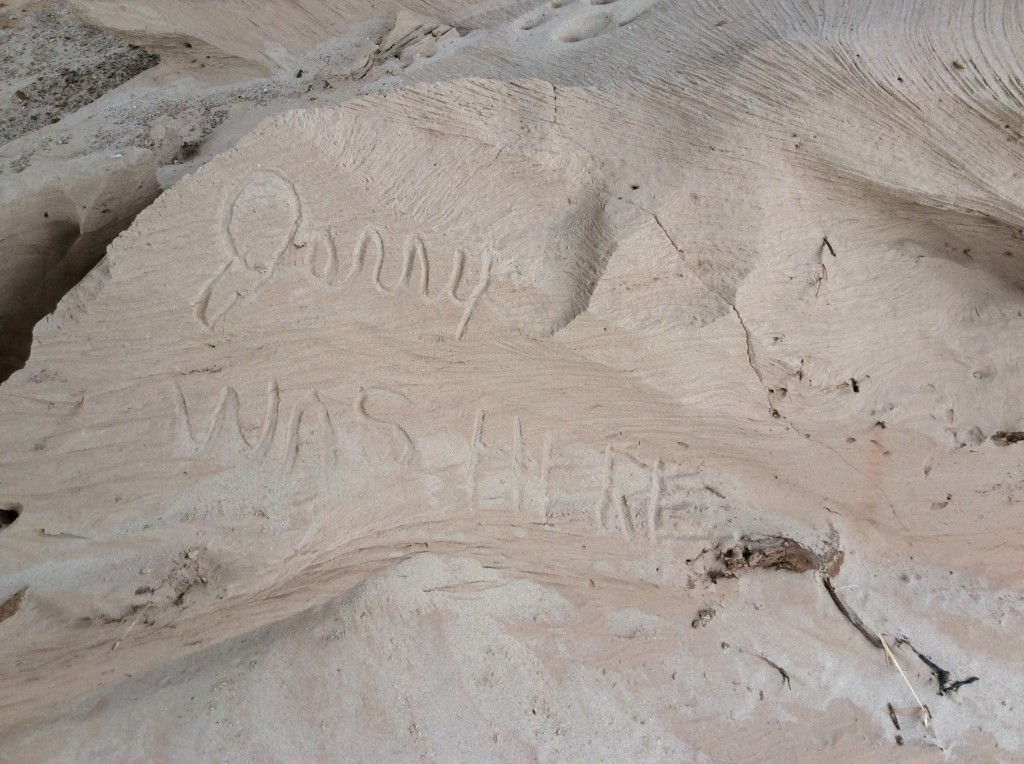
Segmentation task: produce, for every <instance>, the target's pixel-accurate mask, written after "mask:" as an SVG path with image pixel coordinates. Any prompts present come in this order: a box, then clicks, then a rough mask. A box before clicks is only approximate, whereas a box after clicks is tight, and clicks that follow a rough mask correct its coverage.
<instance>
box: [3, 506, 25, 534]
mask: <svg viewBox="0 0 1024 764" xmlns="http://www.w3.org/2000/svg"><path fill="white" fill-rule="evenodd" d="M19 515H21V505H20V504H7V505H5V506H2V507H0V531H2V530H3V529H4V528H6V527H7V526H8V525H11V524H13V523H14V521H15V520H17V519H18V517H19Z"/></svg>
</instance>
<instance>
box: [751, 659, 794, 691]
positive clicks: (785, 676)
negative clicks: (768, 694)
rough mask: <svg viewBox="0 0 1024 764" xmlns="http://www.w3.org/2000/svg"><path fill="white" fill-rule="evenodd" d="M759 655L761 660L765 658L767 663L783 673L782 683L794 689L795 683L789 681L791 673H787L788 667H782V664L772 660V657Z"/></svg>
mask: <svg viewBox="0 0 1024 764" xmlns="http://www.w3.org/2000/svg"><path fill="white" fill-rule="evenodd" d="M758 657H759V658H760V659H761V660H763V661H764V662H765V663H767V664H768V665H769V666H771V667H772V668H773V669H775V670H776V671H778V672H779V673H780V674H782V683H783V684H784V685H786V686H788V687H789V689H791V690H792V689H793V683H792V682H790V681H789V674H788V673H786V669H784V668H782V666H780V665H779V664H778V663H776V662H775V661H773V660H771V659H770V658H766V657H765V656H763V655H759V656H758Z"/></svg>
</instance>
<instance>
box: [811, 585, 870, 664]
mask: <svg viewBox="0 0 1024 764" xmlns="http://www.w3.org/2000/svg"><path fill="white" fill-rule="evenodd" d="M822 581H823V582H824V584H825V591H827V592H828V596H829V597H831V598H832V602H834V603H835V605H836V607H837V608H839V612H840V613H842V614H843V615H844V616H846V620H847V621H849V622H850V623H852V624H853V625H854V627H856V629H857V631H859V632H860V633H861V634H863V635H864V638H865V639H867V641H868V642H870V643H871V644H872V645H874V646H875V647H877V648H881V647H882V642H881V640H880V639H879V638H878V637H877V636H875V633H874V632H873V631H871V630H870V629H868V627H867V626H865V625H864V622H863V621H862V620H860V618H858V617H857V615H856V613H854V612H852V611H851V610H850V609H849V608H848V607H846V605H845V604H844V603H843V601H842V600H841V599H840V598H839V594H838V593H837V592H836V589H835V587H834V586H832V581H831V579H829V577H828V576H822Z"/></svg>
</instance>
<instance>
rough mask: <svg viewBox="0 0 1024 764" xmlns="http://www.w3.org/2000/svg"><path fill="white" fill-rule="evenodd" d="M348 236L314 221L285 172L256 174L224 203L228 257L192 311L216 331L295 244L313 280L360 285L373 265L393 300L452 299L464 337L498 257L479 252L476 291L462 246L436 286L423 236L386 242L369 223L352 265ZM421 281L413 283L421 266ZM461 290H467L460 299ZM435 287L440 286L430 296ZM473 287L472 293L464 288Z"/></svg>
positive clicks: (379, 287)
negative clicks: (387, 275)
mask: <svg viewBox="0 0 1024 764" xmlns="http://www.w3.org/2000/svg"><path fill="white" fill-rule="evenodd" d="M342 238H343V235H342V234H339V232H338V231H337V230H336V229H335V227H334V226H326V227H325V226H322V225H320V224H318V223H316V222H314V221H313V220H311V219H310V217H309V215H308V214H307V213H306V212H305V211H304V205H303V203H302V200H301V198H300V196H299V194H298V191H297V190H296V188H295V185H294V184H293V183H292V182H291V181H289V180H287V179H286V178H284V177H283V176H282V175H280V174H278V173H276V172H271V171H267V170H261V171H259V172H257V173H255V174H253V175H252V176H251V177H250V178H249V179H248V181H247V182H246V183H245V184H243V185H242V187H241V188H240V189H239V190H238V192H237V193H236V194H235V195H234V196H233V197H231V198H230V199H229V200H228V201H227V202H226V203H225V205H224V208H223V213H222V218H221V223H220V239H221V246H222V248H223V251H224V254H225V255H226V262H225V264H224V265H223V267H222V268H221V269H220V270H219V271H218V272H217V273H216V274H215V275H214V276H213V277H212V278H211V279H210V280H209V281H208V282H207V283H206V285H205V286H204V287H203V289H202V292H201V293H200V294H199V296H198V297H197V298H196V300H195V303H194V306H193V312H194V315H195V318H196V320H197V321H198V322H199V323H200V324H201V325H202V326H203V327H204V328H206V329H212V328H213V327H215V326H216V325H217V324H218V323H219V322H220V321H221V320H223V318H224V317H225V316H226V315H228V314H229V313H230V312H232V311H234V310H236V309H237V308H238V307H240V306H242V305H245V304H248V303H250V302H252V301H253V300H255V299H256V297H257V296H258V294H259V293H260V291H261V290H262V289H263V288H264V287H265V286H267V285H268V284H269V283H271V282H272V281H273V280H274V277H275V276H276V275H277V273H278V272H279V271H280V269H281V268H282V267H283V266H282V263H283V262H284V261H285V260H286V259H287V258H285V254H286V253H287V252H288V251H289V249H290V248H292V247H295V248H300V249H304V250H305V252H306V254H305V257H304V258H303V259H302V260H301V261H300V262H299V263H298V267H302V268H305V269H306V270H307V271H308V273H309V274H310V276H311V277H313V278H316V279H319V280H320V281H322V282H325V283H326V284H328V285H329V286H332V287H339V288H341V287H345V286H347V285H348V284H350V283H355V282H356V279H357V277H358V276H359V275H360V274H361V273H362V272H363V270H364V267H366V265H367V263H368V262H369V263H370V266H369V270H370V278H369V283H370V285H371V286H372V287H373V288H374V289H375V290H376V291H377V292H379V293H380V294H382V295H384V296H386V297H396V296H398V295H401V294H403V293H405V292H407V291H408V290H409V289H410V287H411V288H412V289H413V290H414V291H415V293H416V294H417V295H418V296H419V298H420V300H421V301H422V302H423V304H424V305H434V304H436V303H438V302H443V301H447V302H450V303H451V304H453V305H455V306H458V307H460V308H462V317H461V318H460V320H459V322H458V325H457V326H456V328H455V338H456V339H461V338H462V336H463V334H464V333H465V331H466V325H467V324H468V323H469V320H470V318H471V317H472V316H473V313H474V311H475V310H476V307H477V304H478V303H479V301H480V298H481V297H483V295H484V292H486V291H487V287H488V285H489V284H490V277H491V257H490V255H489V254H483V255H481V256H480V257H479V269H478V275H477V281H476V284H475V285H473V286H472V288H471V289H470V288H469V287H468V285H467V284H466V283H465V282H466V280H467V270H468V269H467V257H466V254H465V253H464V252H463V251H461V250H459V251H457V252H455V254H454V256H453V258H452V266H451V271H450V273H449V274H448V278H447V279H446V280H445V281H444V285H443V286H441V287H440V288H436V289H435V287H434V273H433V272H432V265H431V260H430V256H429V252H428V249H427V246H426V244H425V243H424V241H423V237H421V236H419V235H415V234H414V235H412V236H409V237H408V238H407V239H406V240H405V243H404V246H402V247H399V248H394V245H393V244H392V245H389V247H388V248H386V247H385V242H384V238H383V236H382V235H381V233H380V232H379V231H378V230H376V229H375V228H374V227H372V226H367V227H366V228H365V229H364V230H363V231H362V232H361V233H359V234H358V235H357V236H355V237H354V238H355V241H354V245H353V246H352V248H351V249H350V250H349V253H350V254H349V261H348V263H347V264H346V265H347V267H343V265H342V261H343V258H342V257H341V255H340V254H339V252H340V251H342V249H343V247H342V245H341V244H340V243H339V242H340V241H341V240H342ZM389 249H390V250H391V252H394V249H397V250H398V252H397V257H399V258H400V264H401V266H400V267H401V270H400V271H399V276H398V279H397V281H396V282H395V283H394V284H393V285H390V286H388V285H386V284H384V283H383V280H382V278H381V274H382V272H383V270H384V263H385V258H386V257H390V256H392V254H388V250H389ZM416 269H418V270H419V278H418V279H417V280H416V282H415V285H413V282H412V277H413V273H414V271H415V270H416ZM460 287H461V291H462V292H463V295H461V296H460V294H459V292H460ZM431 289H434V290H435V291H434V292H433V293H431ZM467 290H468V294H466V293H465V292H466V291H467Z"/></svg>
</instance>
